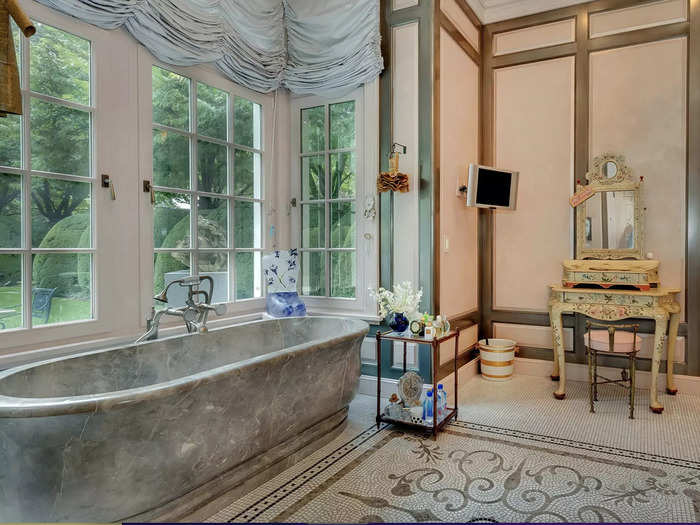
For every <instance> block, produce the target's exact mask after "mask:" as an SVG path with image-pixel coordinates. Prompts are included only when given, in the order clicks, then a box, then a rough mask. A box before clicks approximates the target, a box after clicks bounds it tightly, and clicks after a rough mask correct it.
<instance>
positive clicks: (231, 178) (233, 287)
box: [226, 93, 238, 303]
mask: <svg viewBox="0 0 700 525" xmlns="http://www.w3.org/2000/svg"><path fill="white" fill-rule="evenodd" d="M234 98H235V96H234V95H233V94H231V93H229V96H228V115H229V117H228V118H227V119H226V123H227V125H228V136H227V137H228V141H229V143H230V144H229V146H227V147H228V153H227V155H228V184H229V186H228V194H229V206H228V213H229V215H228V224H229V228H228V245H229V248H230V249H231V251H230V252H229V257H228V271H229V285H228V289H229V293H230V294H231V297H230V298H229V302H231V303H235V302H236V301H237V299H238V279H236V273H235V271H236V253H237V252H236V249H237V248H238V247H237V246H236V245H235V238H234V236H233V232H234V231H235V227H236V225H235V217H236V215H235V213H234V211H235V210H234V207H235V206H236V200H235V199H234V198H232V197H231V195H233V194H234V191H233V189H234V187H235V186H234V184H235V183H236V181H235V173H236V171H235V166H234V162H235V157H236V156H235V151H236V146H235V145H231V144H235V143H236V137H235V136H234V133H235V131H234V130H235V129H236V126H235V123H234V119H235V118H236V116H235V111H234V108H235V106H234Z"/></svg>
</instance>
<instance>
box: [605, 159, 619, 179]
mask: <svg viewBox="0 0 700 525" xmlns="http://www.w3.org/2000/svg"><path fill="white" fill-rule="evenodd" d="M603 175H605V177H607V178H608V179H612V178H613V177H615V175H617V164H615V163H614V162H613V161H611V160H609V161H608V162H606V163H605V165H604V166H603Z"/></svg>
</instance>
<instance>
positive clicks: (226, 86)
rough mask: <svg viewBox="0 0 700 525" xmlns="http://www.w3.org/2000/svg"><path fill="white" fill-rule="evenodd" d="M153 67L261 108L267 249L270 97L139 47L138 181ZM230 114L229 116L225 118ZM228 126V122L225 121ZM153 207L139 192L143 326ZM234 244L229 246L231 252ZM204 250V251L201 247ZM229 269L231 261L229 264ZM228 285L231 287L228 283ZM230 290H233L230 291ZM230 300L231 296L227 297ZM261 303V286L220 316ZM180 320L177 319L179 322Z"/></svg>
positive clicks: (149, 298)
mask: <svg viewBox="0 0 700 525" xmlns="http://www.w3.org/2000/svg"><path fill="white" fill-rule="evenodd" d="M153 66H158V67H161V68H163V69H167V70H169V71H172V72H174V73H177V74H180V75H182V76H185V77H188V78H191V79H192V80H193V81H194V82H197V81H199V82H203V83H205V84H208V85H210V86H212V87H215V88H218V89H222V90H225V91H228V92H229V93H230V94H232V95H234V96H235V95H238V96H241V97H243V98H246V99H248V100H251V101H253V102H256V103H258V104H260V106H261V107H262V118H263V122H262V129H263V133H262V148H261V149H262V181H261V185H262V190H261V191H262V193H261V200H262V206H261V212H262V217H261V221H262V224H261V249H263V250H265V249H268V248H269V246H268V244H269V239H268V235H267V228H268V222H269V221H268V210H269V209H270V206H271V200H272V199H273V196H274V193H273V192H272V191H270V189H271V188H270V186H271V177H270V173H271V169H272V165H273V155H274V153H275V152H274V151H273V147H272V143H273V133H274V125H273V122H274V100H273V97H272V96H271V95H263V94H260V93H256V92H254V91H251V90H249V89H246V88H244V87H241V86H238V85H236V84H234V83H233V82H231V81H229V80H227V79H225V78H224V77H223V76H222V75H221V74H220V73H218V72H217V71H216V70H215V69H214V68H213V67H211V66H207V65H200V66H191V67H177V66H172V65H170V64H164V63H162V62H160V61H159V60H157V59H156V58H155V57H154V56H153V55H151V54H150V53H149V52H148V50H146V49H145V48H144V47H142V46H141V47H139V53H138V77H139V86H138V90H139V95H138V100H139V137H140V138H139V173H140V179H141V180H148V181H153V143H152V138H151V137H152V127H153V107H152V76H151V70H152V67H153ZM230 118H232V115H231V116H229V119H230ZM227 124H228V125H229V126H230V125H231V122H227ZM193 162H194V163H195V165H196V159H190V163H191V165H192V163H193ZM153 210H154V208H153V206H152V205H151V200H150V195H149V194H147V193H143V194H142V197H141V206H140V208H139V213H140V224H141V235H140V237H141V239H140V243H141V261H140V267H141V271H140V274H141V276H140V286H141V288H140V290H141V327H142V328H143V327H145V324H146V323H145V319H146V318H147V317H148V316H149V315H150V312H151V307H152V306H153V293H152V290H153V253H154V243H153ZM233 249H234V247H233V246H232V247H231V250H232V251H231V253H234V252H233ZM205 251H206V250H205ZM229 268H231V264H229ZM234 278H235V275H233V274H231V275H230V276H229V279H230V282H232V280H233V279H234ZM229 288H232V287H231V286H229ZM231 293H233V291H232V290H231ZM230 299H231V300H232V299H233V297H230ZM264 306H265V297H264V287H263V296H262V297H255V298H251V299H240V300H235V301H233V302H229V303H228V304H227V312H226V314H224V317H235V316H239V315H241V314H244V313H249V312H255V311H260V310H262V309H263V308H264ZM180 323H181V322H180ZM174 324H178V320H177V319H172V320H170V319H168V318H167V317H166V318H163V322H162V325H164V326H168V325H174Z"/></svg>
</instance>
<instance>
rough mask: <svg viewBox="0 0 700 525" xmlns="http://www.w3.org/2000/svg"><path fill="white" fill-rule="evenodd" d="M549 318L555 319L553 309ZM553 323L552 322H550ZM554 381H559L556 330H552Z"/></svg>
mask: <svg viewBox="0 0 700 525" xmlns="http://www.w3.org/2000/svg"><path fill="white" fill-rule="evenodd" d="M549 318H550V319H554V313H553V312H552V309H551V308H550V309H549ZM550 322H551V321H550ZM552 362H553V363H554V364H553V365H552V375H551V376H550V377H551V378H552V381H559V358H558V357H557V338H556V337H554V329H552Z"/></svg>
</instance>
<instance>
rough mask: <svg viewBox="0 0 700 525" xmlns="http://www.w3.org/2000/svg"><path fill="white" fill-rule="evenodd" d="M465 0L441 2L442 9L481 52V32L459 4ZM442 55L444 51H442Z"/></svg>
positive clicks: (443, 0)
mask: <svg viewBox="0 0 700 525" xmlns="http://www.w3.org/2000/svg"><path fill="white" fill-rule="evenodd" d="M464 1H465V0H441V2H440V9H441V10H442V12H443V13H444V14H445V16H447V18H449V19H450V21H451V22H452V23H453V24H454V25H455V27H457V29H459V32H460V33H462V35H463V36H464V38H466V39H467V41H468V42H469V43H470V44H471V45H472V46H473V47H474V49H476V50H477V51H478V50H479V40H480V36H479V35H480V31H479V28H478V27H476V26H475V25H474V24H472V21H471V20H469V17H468V16H467V15H466V13H465V12H464V11H463V10H462V8H461V7H459V5H458V4H457V2H464ZM440 52H441V53H442V49H441V50H440ZM441 72H444V70H441Z"/></svg>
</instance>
